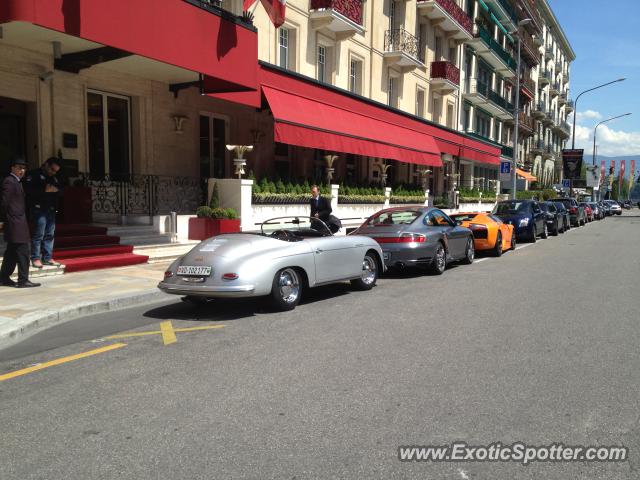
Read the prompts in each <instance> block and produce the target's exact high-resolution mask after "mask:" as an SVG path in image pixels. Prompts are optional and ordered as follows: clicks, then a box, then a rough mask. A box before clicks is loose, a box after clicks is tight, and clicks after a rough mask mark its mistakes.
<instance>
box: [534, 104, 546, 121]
mask: <svg viewBox="0 0 640 480" xmlns="http://www.w3.org/2000/svg"><path fill="white" fill-rule="evenodd" d="M531 113H532V115H533V116H534V117H536V118H538V119H541V118H543V117H546V115H547V106H546V105H545V104H544V102H538V104H537V105H536V106H535V107H534V108H533V111H532V112H531Z"/></svg>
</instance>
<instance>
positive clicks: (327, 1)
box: [311, 0, 362, 25]
mask: <svg viewBox="0 0 640 480" xmlns="http://www.w3.org/2000/svg"><path fill="white" fill-rule="evenodd" d="M320 9H333V10H335V11H336V12H338V13H339V14H341V15H343V16H345V17H347V18H348V19H349V20H351V21H353V22H355V23H357V24H358V25H362V2H361V1H360V0H311V10H320Z"/></svg>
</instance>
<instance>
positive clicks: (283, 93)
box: [258, 64, 500, 166]
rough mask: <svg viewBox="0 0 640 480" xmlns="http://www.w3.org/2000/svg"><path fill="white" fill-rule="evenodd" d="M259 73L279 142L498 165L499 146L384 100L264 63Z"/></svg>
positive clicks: (429, 161) (434, 162)
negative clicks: (360, 96)
mask: <svg viewBox="0 0 640 480" xmlns="http://www.w3.org/2000/svg"><path fill="white" fill-rule="evenodd" d="M258 77H259V83H260V84H261V85H262V90H263V92H264V94H265V97H266V98H267V101H268V103H269V105H270V106H271V109H272V111H273V115H274V119H275V128H274V130H275V137H276V141H278V142H282V143H289V144H293V145H299V146H307V147H310V148H319V149H326V150H333V151H339V152H346V153H355V154H359V155H368V156H372V157H381V158H390V159H394V160H399V161H403V162H409V163H418V164H422V165H431V166H441V165H442V161H441V159H440V155H441V154H443V153H448V154H450V155H455V156H460V157H463V158H467V159H470V160H474V161H476V162H480V163H488V164H494V165H499V164H500V148H498V147H495V146H493V145H489V144H487V143H484V142H482V141H480V140H475V139H472V138H469V137H467V136H465V135H462V134H460V133H456V132H453V131H450V130H447V129H444V128H440V127H438V126H436V125H431V124H428V123H426V122H424V121H421V120H419V119H416V118H411V117H409V116H407V115H403V114H401V113H398V112H394V111H393V110H391V109H389V108H385V106H383V105H378V104H376V103H374V102H371V101H369V100H365V99H358V98H357V97H355V96H353V95H349V94H346V93H341V92H339V91H337V90H336V89H333V88H327V87H325V86H322V85H320V84H318V83H316V82H314V81H312V80H311V81H309V80H305V79H303V78H300V76H299V75H292V74H290V73H289V72H285V71H283V70H281V69H279V68H277V67H272V66H270V65H266V64H261V65H260V70H259V73H258Z"/></svg>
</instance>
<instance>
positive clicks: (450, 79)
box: [431, 62, 460, 95]
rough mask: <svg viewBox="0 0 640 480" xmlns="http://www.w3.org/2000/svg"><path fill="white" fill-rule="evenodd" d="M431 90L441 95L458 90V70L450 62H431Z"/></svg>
mask: <svg viewBox="0 0 640 480" xmlns="http://www.w3.org/2000/svg"><path fill="white" fill-rule="evenodd" d="M431 88H433V89H435V91H437V92H438V93H440V94H441V95H448V94H450V93H453V92H455V91H456V90H459V89H460V70H459V69H458V67H456V66H455V65H454V64H453V63H451V62H431Z"/></svg>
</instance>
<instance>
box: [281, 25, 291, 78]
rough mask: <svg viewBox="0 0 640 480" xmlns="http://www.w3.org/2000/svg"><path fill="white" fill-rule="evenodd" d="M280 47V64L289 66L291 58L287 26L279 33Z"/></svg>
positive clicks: (284, 66)
mask: <svg viewBox="0 0 640 480" xmlns="http://www.w3.org/2000/svg"><path fill="white" fill-rule="evenodd" d="M278 48H279V54H280V62H279V65H280V66H281V67H282V68H289V65H290V60H289V54H290V52H289V30H288V29H286V28H281V29H280V31H279V34H278Z"/></svg>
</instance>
